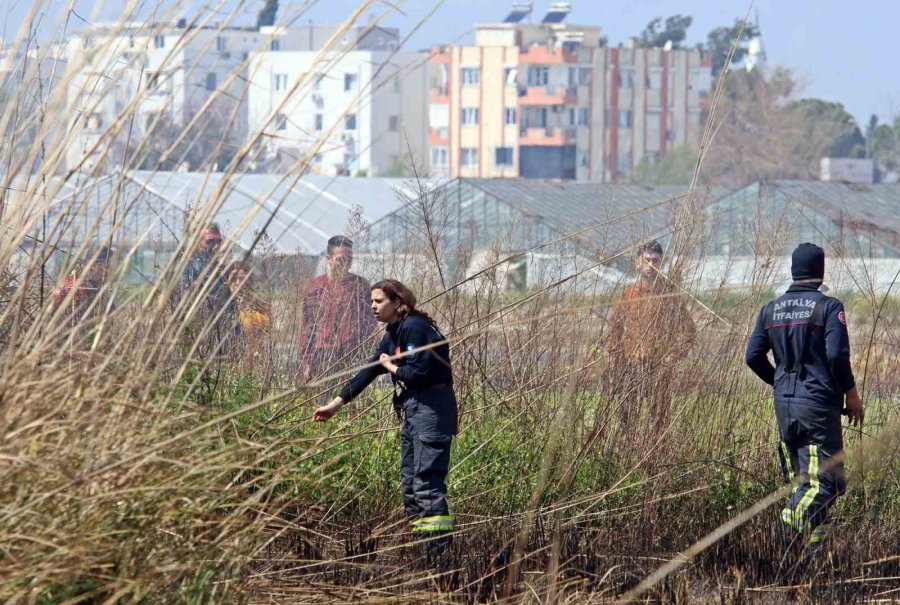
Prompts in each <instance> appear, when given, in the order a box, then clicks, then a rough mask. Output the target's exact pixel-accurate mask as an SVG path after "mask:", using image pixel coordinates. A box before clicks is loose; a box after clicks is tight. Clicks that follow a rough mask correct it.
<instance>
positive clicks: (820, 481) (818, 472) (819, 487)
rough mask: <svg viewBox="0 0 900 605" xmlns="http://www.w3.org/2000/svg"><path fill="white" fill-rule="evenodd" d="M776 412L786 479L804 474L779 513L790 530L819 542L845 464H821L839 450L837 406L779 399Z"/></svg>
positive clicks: (840, 485) (841, 484)
mask: <svg viewBox="0 0 900 605" xmlns="http://www.w3.org/2000/svg"><path fill="white" fill-rule="evenodd" d="M775 415H776V416H777V418H778V433H779V441H780V443H779V450H778V455H779V461H780V463H781V471H782V474H783V475H784V480H785V481H786V482H788V481H793V480H794V477H796V476H802V477H803V478H802V480H801V481H800V482H799V483H798V484H797V486H796V487H795V488H794V491H793V493H792V494H791V497H790V499H789V500H788V502H787V504H786V505H785V507H784V509H783V510H782V511H781V519H782V521H783V522H784V523H785V524H786V525H788V526H789V527H790V528H791V529H793V530H794V531H796V532H798V533H803V534H807V535H808V536H809V539H810V541H811V542H818V541H820V540H821V539H823V538H824V537H825V536H826V535H827V532H828V529H829V527H830V523H829V511H830V509H831V507H832V505H833V504H834V502H835V500H836V499H837V497H838V496H840V495H841V494H843V493H844V489H845V481H844V473H843V465H840V464H839V465H836V466H835V467H834V468H830V469H828V468H826V469H823V468H822V466H824V465H825V464H826V463H827V462H828V460H830V459H831V458H832V457H833V456H834V455H835V454H837V453H838V452H840V451H841V450H842V449H843V438H842V435H841V410H840V408H839V407H837V406H831V407H826V406H821V405H815V404H811V403H809V402H806V401H804V400H798V399H792V398H786V397H779V398H776V399H775Z"/></svg>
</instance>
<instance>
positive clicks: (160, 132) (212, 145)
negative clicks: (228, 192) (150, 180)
mask: <svg viewBox="0 0 900 605" xmlns="http://www.w3.org/2000/svg"><path fill="white" fill-rule="evenodd" d="M228 120H229V116H228V115H227V112H225V111H223V110H217V108H214V107H211V108H208V109H207V111H206V112H205V113H204V114H203V115H202V116H201V117H200V119H198V120H197V122H196V123H195V124H194V125H193V126H192V127H191V129H190V130H189V131H188V133H187V135H186V136H184V137H181V135H182V133H183V132H184V130H185V126H184V125H180V124H178V123H176V121H175V120H172V119H169V118H167V117H166V116H164V117H163V118H161V119H159V120H158V121H157V120H155V119H154V118H150V119H148V120H147V122H148V123H147V132H146V133H145V135H144V139H145V140H144V141H143V142H142V141H140V140H135V141H132V145H131V148H132V150H131V152H130V153H129V156H132V154H133V153H135V152H137V150H138V148H140V150H141V151H140V153H141V156H140V157H139V158H136V159H135V161H136V162H137V166H138V168H139V169H141V170H177V169H178V168H180V167H181V166H182V165H183V164H184V163H185V162H186V163H187V166H188V168H189V169H190V170H191V171H195V170H208V169H210V168H212V167H218V169H219V170H221V169H223V168H224V167H225V166H227V165H228V164H229V163H230V162H231V160H232V159H234V156H235V155H236V154H237V151H238V149H239V148H240V141H239V140H238V137H237V134H236V133H235V131H234V126H233V125H231V127H229V124H228ZM179 138H180V140H179ZM141 143H143V146H142V147H140V145H141ZM132 157H133V156H132Z"/></svg>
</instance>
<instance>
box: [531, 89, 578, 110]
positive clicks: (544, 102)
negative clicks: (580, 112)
mask: <svg viewBox="0 0 900 605" xmlns="http://www.w3.org/2000/svg"><path fill="white" fill-rule="evenodd" d="M577 103H578V89H577V88H576V87H574V86H573V87H569V88H566V87H565V86H527V87H526V86H520V87H519V105H534V106H539V107H545V106H551V105H574V104H577Z"/></svg>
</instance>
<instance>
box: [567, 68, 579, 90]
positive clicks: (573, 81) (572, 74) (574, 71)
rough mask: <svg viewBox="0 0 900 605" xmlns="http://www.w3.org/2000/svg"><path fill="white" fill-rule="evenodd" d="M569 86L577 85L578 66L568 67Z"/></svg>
mask: <svg viewBox="0 0 900 605" xmlns="http://www.w3.org/2000/svg"><path fill="white" fill-rule="evenodd" d="M568 86H569V88H572V87H574V86H578V68H577V67H570V68H569V84H568Z"/></svg>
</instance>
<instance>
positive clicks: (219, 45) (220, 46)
mask: <svg viewBox="0 0 900 605" xmlns="http://www.w3.org/2000/svg"><path fill="white" fill-rule="evenodd" d="M227 49H228V38H224V37H222V36H218V37H217V38H216V50H217V51H219V52H222V51H223V50H227Z"/></svg>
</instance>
